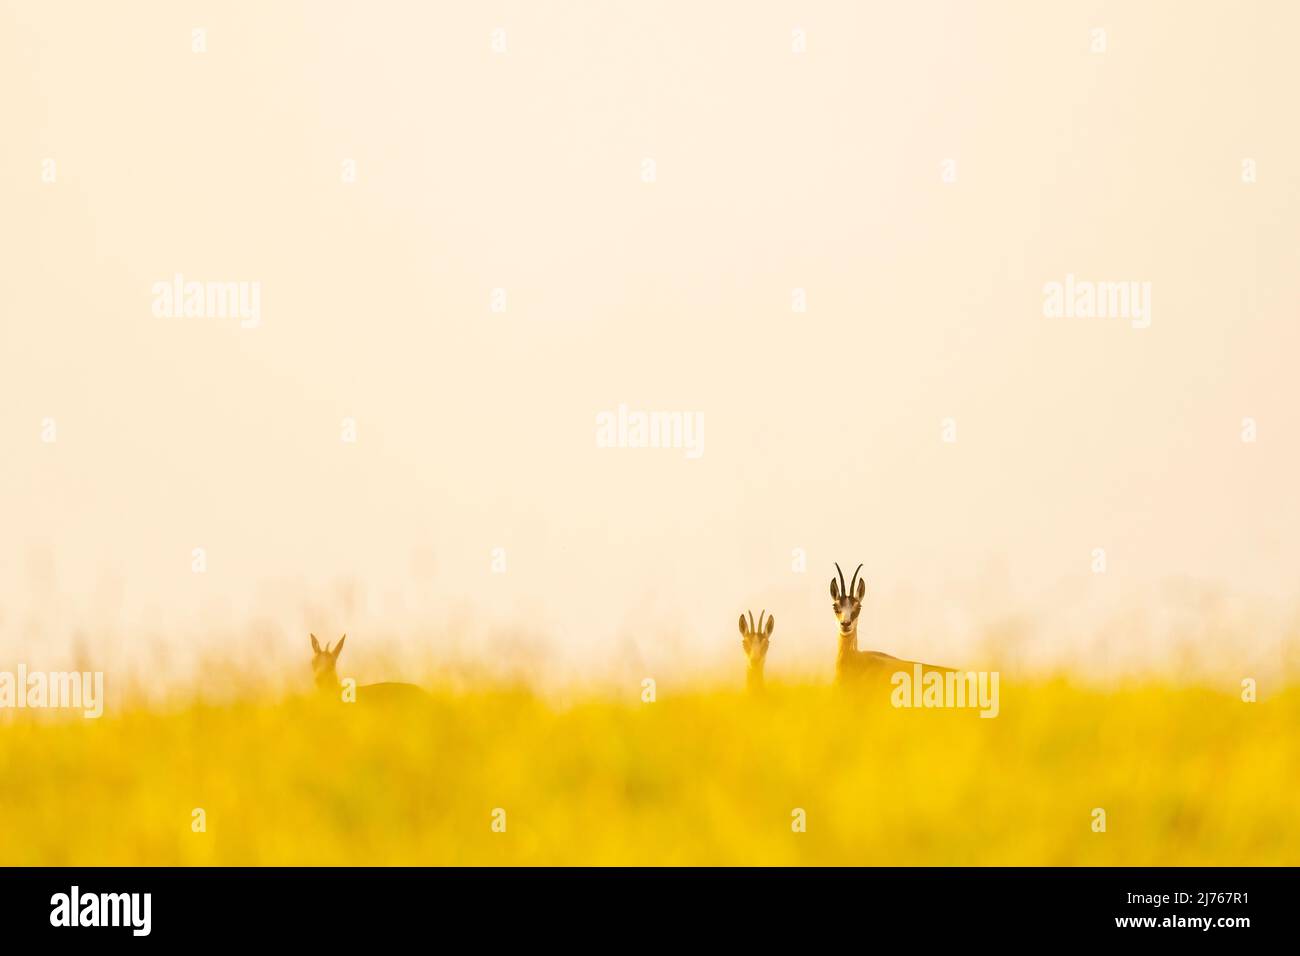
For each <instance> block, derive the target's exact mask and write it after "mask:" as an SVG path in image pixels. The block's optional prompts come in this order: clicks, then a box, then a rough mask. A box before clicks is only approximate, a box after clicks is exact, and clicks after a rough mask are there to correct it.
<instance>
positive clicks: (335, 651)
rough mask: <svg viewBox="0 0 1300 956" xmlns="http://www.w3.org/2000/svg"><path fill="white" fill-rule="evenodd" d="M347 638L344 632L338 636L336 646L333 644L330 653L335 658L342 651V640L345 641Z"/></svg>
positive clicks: (336, 658)
mask: <svg viewBox="0 0 1300 956" xmlns="http://www.w3.org/2000/svg"><path fill="white" fill-rule="evenodd" d="M347 639H348V636H347V635H346V634H344V635H343V636H342V637H340V638H339V642H338V644H337V646H335V648H334V653H333V655H332V656H333V658H334V659H335V660H338V659H339V654H340V653H341V652H342V651H343V642H344V641H346V640H347Z"/></svg>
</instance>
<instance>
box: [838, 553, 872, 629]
mask: <svg viewBox="0 0 1300 956" xmlns="http://www.w3.org/2000/svg"><path fill="white" fill-rule="evenodd" d="M835 570H836V571H837V572H838V573H839V580H838V581H836V580H835V578H831V600H832V601H833V602H834V603H833V604H832V605H831V608H832V609H833V610H834V611H835V620H837V621H838V622H839V625H840V635H841V636H842V637H848V635H850V634H852V633H853V632H854V631H856V630H857V628H858V615H859V614H860V613H861V612H862V598H863V597H864V596H865V595H866V593H867V581H866V579H865V578H864V579H863V580H861V581H859V580H858V571H861V570H862V565H860V564H859V565H858V571H854V572H853V581H852V582H851V583H850V584H849V586H848V587H847V588H846V587H845V586H844V572H843V571H841V570H840V566H839V564H836V565H835Z"/></svg>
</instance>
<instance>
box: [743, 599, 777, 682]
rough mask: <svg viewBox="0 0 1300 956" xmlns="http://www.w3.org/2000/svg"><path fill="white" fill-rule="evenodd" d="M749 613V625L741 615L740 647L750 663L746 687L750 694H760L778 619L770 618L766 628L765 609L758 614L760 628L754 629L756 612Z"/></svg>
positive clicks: (746, 674) (746, 670)
mask: <svg viewBox="0 0 1300 956" xmlns="http://www.w3.org/2000/svg"><path fill="white" fill-rule="evenodd" d="M747 613H748V614H749V622H748V623H746V622H745V615H744V614H742V615H740V646H741V647H742V648H743V649H744V651H745V660H747V661H748V662H749V665H748V666H747V667H746V668H745V686H746V687H747V688H749V692H750V693H752V694H758V693H761V692H762V690H763V662H764V661H765V660H767V642H768V640H769V639H770V638H771V637H772V629H773V628H774V627H776V618H775V617H769V618H768V619H767V626H766V627H764V625H763V615H764V614H765V613H767V610H766V608H764V609H763V610H762V611H759V612H758V627H754V612H753V611H749V612H747Z"/></svg>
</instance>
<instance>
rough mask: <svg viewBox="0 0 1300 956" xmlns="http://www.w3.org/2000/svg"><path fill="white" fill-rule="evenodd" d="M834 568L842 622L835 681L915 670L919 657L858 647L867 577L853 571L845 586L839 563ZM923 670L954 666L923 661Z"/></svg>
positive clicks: (835, 597)
mask: <svg viewBox="0 0 1300 956" xmlns="http://www.w3.org/2000/svg"><path fill="white" fill-rule="evenodd" d="M835 570H836V572H837V573H838V574H839V580H838V581H836V580H835V578H831V600H832V601H833V602H834V603H833V604H832V605H831V608H832V609H833V610H834V611H835V620H836V622H837V623H838V624H839V649H838V650H837V651H836V654H835V683H836V684H839V685H841V686H843V685H845V684H848V683H856V682H858V681H863V680H883V681H888V680H889V679H890V677H891V676H892V675H893V674H894V673H895V672H896V671H902V670H905V671H908V672H910V671H911V670H912V667H913V666H914V665H916V664H917V661H907V660H902V659H901V658H898V657H894V656H893V655H892V654H886V653H885V652H884V651H860V650H858V615H859V614H860V613H861V612H862V598H863V597H865V596H866V593H867V581H866V579H865V578H863V579H862V580H861V581H859V580H858V571H861V570H862V565H860V564H859V565H858V570H857V571H854V572H853V581H852V583H851V584H849V586H848V587H847V588H845V587H844V572H843V571H841V570H840V566H839V564H838V563H836V565H835ZM920 666H921V670H922V672H923V673H924V672H926V671H942V672H947V671H949V670H951V668H948V667H936V666H934V665H933V664H921V665H920Z"/></svg>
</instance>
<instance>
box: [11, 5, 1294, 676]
mask: <svg viewBox="0 0 1300 956" xmlns="http://www.w3.org/2000/svg"><path fill="white" fill-rule="evenodd" d="M2 6H3V13H2V15H0V120H2V125H0V129H3V137H2V139H0V257H2V259H3V263H4V268H3V270H0V441H2V444H3V457H2V461H3V468H2V469H0V667H5V668H8V667H12V666H13V663H14V662H16V661H18V660H23V661H26V662H27V663H28V664H29V666H31V667H46V668H53V667H56V666H64V665H65V664H66V663H67V662H69V661H76V662H79V663H81V664H83V666H87V667H94V668H97V669H106V670H109V671H110V681H112V680H113V679H114V677H113V676H112V675H119V676H120V675H126V674H128V673H134V674H136V675H137V676H138V675H139V674H141V673H144V674H147V675H156V674H169V675H185V674H189V675H190V676H193V674H194V673H195V671H194V667H195V663H196V661H198V660H199V659H201V658H204V657H210V656H212V655H224V656H227V657H229V658H231V659H232V661H233V662H234V663H235V665H236V666H240V667H257V668H260V670H261V671H262V672H263V673H264V674H267V675H278V677H277V679H278V678H282V679H283V680H284V681H286V682H294V681H297V682H301V681H304V680H305V679H306V676H307V670H306V652H307V638H306V632H307V631H308V630H312V631H314V632H315V633H316V634H317V635H319V636H321V637H322V638H328V639H333V638H336V637H337V636H338V634H340V633H342V632H344V631H346V632H348V633H349V635H350V636H349V640H348V651H347V654H346V655H345V658H344V664H346V665H348V666H346V667H341V670H346V671H348V672H350V673H355V674H356V675H357V676H359V677H361V678H362V679H378V678H383V677H388V678H400V677H403V676H407V677H411V676H415V675H416V674H422V675H423V674H428V673H430V672H431V671H435V670H437V671H442V672H444V673H446V672H451V673H454V674H460V675H470V676H472V675H473V674H476V673H479V672H481V671H490V672H494V673H515V674H522V675H523V676H526V677H529V678H530V679H533V680H535V681H537V682H538V683H549V684H552V685H563V684H566V683H569V682H572V681H574V680H585V679H600V680H610V679H613V680H617V681H620V682H623V681H627V682H629V683H628V684H627V686H629V687H631V688H633V689H635V681H637V680H639V679H640V678H641V677H642V676H654V677H656V678H657V679H659V681H660V685H661V687H662V686H664V685H665V684H671V683H673V682H678V681H682V680H685V679H688V678H690V677H692V675H698V674H706V675H714V676H718V675H721V676H729V677H731V678H733V679H735V680H736V681H739V680H740V676H741V671H742V668H743V662H742V658H741V654H740V650H739V646H738V644H739V635H738V634H737V632H736V623H735V622H736V617H737V615H738V614H739V613H740V612H741V611H742V610H744V609H746V608H752V609H753V610H754V612H755V613H756V614H757V612H758V611H759V610H760V609H761V608H766V609H767V610H769V611H772V612H774V613H775V615H776V618H777V625H776V633H775V636H774V638H773V649H772V652H771V654H770V655H769V658H768V661H769V663H768V670H769V675H770V676H774V677H781V676H790V675H810V676H822V677H827V676H829V673H830V670H831V663H832V656H833V644H834V632H833V622H832V619H831V614H830V610H829V595H828V594H827V584H828V581H829V578H830V575H831V573H833V567H832V562H833V561H836V560H838V561H840V563H841V564H842V565H844V566H845V571H846V574H847V573H850V572H851V571H852V568H853V567H854V566H856V564H857V563H858V562H859V561H861V562H864V563H865V565H866V566H865V568H864V574H865V575H866V578H867V581H868V584H869V588H870V590H869V593H868V600H867V606H866V609H865V610H864V616H863V629H862V635H861V637H862V640H861V642H862V645H863V646H864V647H875V648H880V649H882V650H886V651H889V652H891V653H895V654H899V655H902V656H916V657H922V658H925V659H930V660H938V661H940V662H942V663H950V664H968V663H969V664H971V665H972V666H973V665H974V664H975V663H976V662H979V663H983V662H986V661H989V660H993V661H995V662H997V663H999V664H1000V665H1001V666H1004V667H1010V666H1014V665H1026V666H1067V667H1070V668H1074V669H1078V670H1079V671H1081V672H1084V671H1086V672H1090V673H1095V674H1120V673H1127V672H1131V671H1132V670H1134V669H1138V668H1144V667H1145V668H1151V667H1154V668H1157V669H1164V670H1167V671H1170V672H1173V671H1178V672H1183V671H1188V670H1201V671H1205V672H1206V673H1208V674H1209V675H1210V679H1222V680H1223V681H1224V682H1225V684H1227V685H1228V686H1235V685H1236V684H1237V682H1238V681H1239V679H1240V677H1242V676H1251V675H1253V676H1260V675H1262V674H1265V673H1271V672H1274V671H1277V670H1279V669H1281V668H1284V667H1286V666H1287V665H1288V664H1291V665H1294V664H1295V662H1296V658H1295V656H1294V655H1295V642H1296V634H1297V622H1300V602H1298V601H1297V595H1298V594H1300V588H1298V587H1297V585H1298V584H1300V580H1298V578H1297V573H1296V569H1297V568H1300V544H1298V543H1297V542H1298V540H1300V535H1298V534H1297V532H1298V531H1300V509H1297V508H1296V506H1295V489H1296V487H1297V478H1298V477H1300V474H1298V472H1300V467H1298V466H1300V456H1298V455H1297V447H1296V442H1297V434H1298V433H1300V385H1297V383H1296V376H1295V361H1296V356H1297V354H1298V348H1300V328H1298V325H1297V302H1300V296H1298V293H1300V270H1297V258H1298V254H1300V234H1298V233H1300V230H1298V229H1297V223H1298V222H1300V219H1298V218H1297V213H1298V212H1300V194H1298V192H1297V184H1298V183H1300V132H1298V131H1297V126H1296V124H1295V122H1294V109H1295V103H1294V99H1295V94H1296V90H1297V89H1298V88H1300V83H1298V81H1300V66H1298V65H1297V60H1296V57H1295V51H1294V37H1295V36H1296V31H1297V28H1300V9H1298V8H1297V7H1296V6H1295V5H1294V4H1291V3H1286V2H1275V3H1239V2H1232V3H1229V2H1222V3H1188V2H1167V3H1156V2H1144V3H1141V4H1133V3H1102V2H1074V3H1052V4H1043V3H1036V2H1023V3H992V2H985V3H965V2H949V3H907V4H898V3H888V4H885V3H880V4H866V3H849V2H843V3H794V2H791V3H775V2H774V3H711V4H698V3H688V2H666V3H656V4H645V3H631V2H626V3H604V2H602V3H596V2H571V3H542V2H527V3H504V2H502V3H483V4H478V3H476V4H469V3H461V4H425V3H385V2H366V3H354V4H343V3H320V2H313V3H296V4H291V3H274V4H269V3H251V2H249V3H219V4H218V3H129V4H122V5H116V4H113V5H110V4H93V3H89V2H84V3H58V2H41V3H37V2H25V3H4V4H3V5H2ZM194 28H203V29H206V31H207V52H206V53H194V52H192V49H191V40H192V35H191V31H192V30H193V29H194ZM495 28H502V29H504V30H505V36H506V44H507V52H505V53H504V54H499V53H494V52H493V49H492V31H493V30H494V29H495ZM796 28H800V29H802V30H804V31H805V32H806V36H807V50H806V52H804V53H801V54H797V53H793V52H792V30H794V29H796ZM1094 28H1103V29H1104V30H1105V31H1106V42H1107V49H1106V52H1105V53H1100V54H1098V53H1093V52H1090V44H1091V43H1092V42H1093V36H1092V33H1091V31H1092V30H1093V29H1094ZM47 158H50V159H54V160H55V161H56V162H57V181H56V182H54V183H44V182H42V180H41V172H42V161H43V160H45V159H47ZM645 158H652V159H653V160H654V161H655V163H656V167H657V181H656V182H654V183H651V184H647V183H644V182H642V180H641V171H642V161H643V159H645ZM1246 158H1250V159H1254V160H1255V161H1256V163H1257V168H1258V182H1256V183H1253V184H1245V183H1243V182H1242V174H1241V172H1242V161H1243V159H1246ZM347 159H353V160H355V161H356V164H357V166H356V169H357V181H356V182H355V183H345V182H343V181H342V177H341V164H342V163H343V162H344V160H347ZM947 159H952V160H955V163H956V166H955V170H956V181H955V182H951V183H946V182H944V181H943V178H942V173H943V169H944V167H943V165H942V164H943V163H944V161H945V160H947ZM176 272H181V273H184V275H185V276H186V278H187V279H197V280H204V281H206V280H213V281H218V280H248V281H258V282H260V283H261V285H262V320H261V327H260V328H258V329H255V330H248V329H241V328H240V327H239V325H238V322H237V321H235V320H231V319H225V320H222V319H184V318H180V319H161V318H157V317H155V316H154V315H153V313H152V311H151V305H152V291H151V288H152V285H153V283H155V282H157V281H168V280H170V279H171V277H172V275H173V274H174V273H176ZM1067 273H1073V274H1074V275H1076V276H1077V277H1078V278H1080V279H1089V280H1136V281H1149V282H1151V283H1152V287H1153V292H1152V300H1153V302H1152V304H1153V319H1152V325H1151V327H1150V328H1148V329H1145V330H1135V329H1132V328H1131V327H1130V326H1129V324H1128V322H1126V321H1123V320H1114V319H1110V320H1107V319H1093V320H1086V319H1074V320H1070V319H1048V318H1045V317H1044V315H1043V308H1042V303H1043V285H1044V283H1046V282H1050V281H1062V280H1064V278H1065V275H1066V274H1067ZM497 287H499V288H504V289H505V290H507V295H508V299H507V303H508V304H507V311H506V312H504V313H494V312H492V311H490V309H489V302H490V296H491V290H492V289H493V288H497ZM796 287H797V288H803V289H805V290H806V295H807V303H808V306H807V311H806V312H805V313H796V312H793V311H792V309H791V290H792V289H794V288H796ZM620 403H626V404H627V405H629V406H631V407H632V408H634V409H644V410H675V411H689V412H701V413H703V415H704V417H705V436H704V437H705V446H704V455H703V457H702V458H701V459H699V460H694V461H692V460H688V459H687V458H686V457H685V455H684V454H683V453H682V452H681V451H671V450H651V449H640V450H633V449H615V450H610V449H600V448H597V446H596V441H595V416H596V415H597V413H598V412H600V411H604V410H612V409H615V408H616V407H617V406H618V405H619V404H620ZM1247 416H1249V417H1252V418H1254V419H1255V420H1256V421H1257V422H1258V429H1259V438H1258V441H1257V442H1255V443H1253V444H1248V443H1243V442H1242V440H1241V428H1242V419H1243V418H1244V417H1247ZM345 417H353V418H355V420H356V426H357V441H356V443H355V444H348V443H344V442H342V441H341V440H340V432H341V424H340V423H341V420H342V419H343V418H345ZM949 417H950V418H952V419H954V420H955V423H956V429H957V441H956V442H954V443H945V442H943V441H941V422H942V420H943V419H945V418H949ZM47 418H49V419H53V420H54V421H55V423H56V427H57V441H55V442H53V443H46V442H42V440H41V434H42V422H43V421H44V420H45V419H47ZM200 547H201V548H204V549H206V552H207V561H208V570H207V572H206V573H204V574H195V573H193V572H192V570H191V552H192V549H194V548H200ZM494 548H503V549H504V551H505V560H506V570H505V573H494V572H493V566H492V555H493V549H494ZM1094 548H1105V549H1106V553H1107V560H1108V569H1107V572H1106V573H1105V574H1094V573H1092V569H1091V562H1092V550H1093V549H1094ZM795 549H803V552H804V553H805V554H806V560H807V570H806V572H804V573H800V572H798V571H797V570H795V569H794V568H795V564H794V562H795V558H794V551H795ZM381 656H382V657H383V658H385V660H381ZM217 679H220V678H217Z"/></svg>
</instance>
